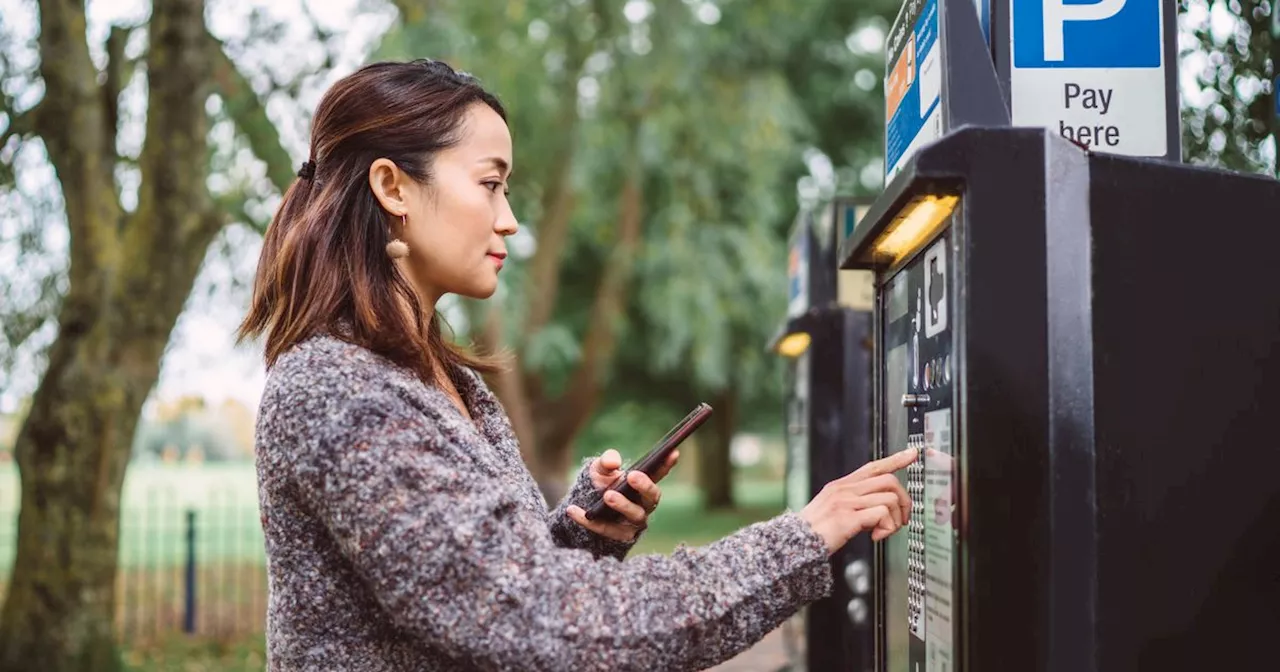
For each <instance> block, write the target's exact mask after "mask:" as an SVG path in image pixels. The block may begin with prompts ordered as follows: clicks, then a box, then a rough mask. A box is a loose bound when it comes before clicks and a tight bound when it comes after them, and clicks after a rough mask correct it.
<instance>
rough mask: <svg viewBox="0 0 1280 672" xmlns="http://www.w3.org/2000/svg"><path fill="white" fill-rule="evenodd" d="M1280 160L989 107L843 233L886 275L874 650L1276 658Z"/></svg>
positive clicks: (945, 664)
mask: <svg viewBox="0 0 1280 672" xmlns="http://www.w3.org/2000/svg"><path fill="white" fill-rule="evenodd" d="M1278 255H1280V182H1277V181H1275V180H1271V179H1267V178H1263V177H1252V176H1242V175H1235V174H1228V173H1224V172H1218V171H1213V170H1206V169H1200V168H1193V167H1188V166H1183V165H1178V164H1173V163H1161V162H1156V161H1151V160H1143V159H1132V158H1124V157H1117V156H1107V155H1101V154H1090V153H1088V152H1086V151H1085V150H1083V149H1081V148H1080V147H1078V146H1076V145H1074V144H1071V143H1070V142H1068V141H1066V140H1064V139H1062V138H1061V137H1059V136H1058V135H1057V133H1055V132H1051V131H1047V130H1044V129H1011V128H987V129H984V128H969V129H961V130H959V131H956V132H953V133H950V134H948V135H947V136H945V137H944V138H943V139H942V140H940V141H937V142H935V143H933V144H931V145H928V146H925V147H923V148H922V149H920V151H919V152H917V153H916V154H914V155H913V156H912V157H911V158H910V159H909V160H907V161H906V162H905V164H904V166H903V167H902V169H901V170H900V172H899V173H898V175H897V177H896V179H894V180H893V181H892V182H891V183H890V185H889V187H888V189H887V190H886V191H885V193H884V194H883V195H882V196H881V198H880V199H879V200H878V201H877V202H876V203H875V204H874V205H873V206H872V208H871V210H870V212H868V214H867V215H866V217H864V218H863V220H862V222H861V224H860V225H859V226H858V227H857V228H856V229H855V231H854V233H853V235H851V236H850V237H849V238H848V240H846V241H845V243H844V244H843V245H842V247H841V250H840V257H841V259H842V261H841V267H842V268H846V269H853V268H858V269H871V270H873V271H874V272H875V274H876V293H875V299H876V307H875V311H874V315H875V327H874V332H875V342H876V347H875V358H876V361H875V371H876V379H875V382H874V398H875V403H874V408H875V414H876V418H875V430H876V431H875V452H876V453H877V455H883V454H887V453H890V452H893V451H897V450H901V449H903V448H906V447H908V446H916V447H919V448H920V449H921V453H922V457H921V459H920V460H919V461H918V462H917V464H916V465H914V466H913V467H911V468H909V469H908V470H907V471H906V472H904V473H903V474H901V475H900V476H901V477H902V478H903V479H904V480H905V482H906V486H907V489H908V491H909V492H910V494H911V496H912V499H913V501H914V505H915V506H914V512H913V516H912V522H911V524H910V525H909V529H907V530H904V531H902V532H900V533H899V534H896V535H894V536H893V537H891V538H890V539H889V540H886V542H884V543H883V544H879V546H880V547H879V548H878V549H877V552H876V561H875V563H874V564H875V570H874V576H875V581H874V584H875V586H876V588H875V591H874V592H875V609H874V613H875V621H876V626H877V635H876V640H877V641H876V669H878V670H883V671H886V672H908V671H909V672H916V671H917V670H928V671H938V672H943V671H945V672H952V671H953V670H954V671H961V672H978V671H986V670H1019V671H1025V670H1062V671H1064V672H1090V671H1094V670H1105V671H1107V672H1111V671H1117V672H1118V671H1125V672H1130V671H1141V670H1153V671H1154V670H1209V669H1223V670H1225V669H1239V670H1246V669H1248V670H1253V669H1277V667H1280V663H1277V662H1276V658H1277V656H1276V653H1275V650H1274V643H1273V642H1274V640H1272V639H1271V637H1274V636H1275V633H1277V632H1280V439H1278V438H1277V428H1278V427H1280V419H1278V418H1280V413H1277V409H1280V385H1277V384H1276V383H1275V381H1277V380H1280V282H1278V281H1277V279H1276V278H1277V274H1278V273H1280V262H1278V261H1277V259H1278Z"/></svg>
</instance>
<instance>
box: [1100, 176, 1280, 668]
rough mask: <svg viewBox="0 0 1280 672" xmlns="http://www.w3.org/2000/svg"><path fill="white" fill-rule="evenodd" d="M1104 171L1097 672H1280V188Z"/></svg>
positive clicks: (1268, 183) (1253, 181)
mask: <svg viewBox="0 0 1280 672" xmlns="http://www.w3.org/2000/svg"><path fill="white" fill-rule="evenodd" d="M1092 170H1093V173H1094V177H1095V179H1094V181H1093V187H1092V193H1091V194H1090V200H1091V204H1092V209H1093V219H1094V221H1095V224H1094V227H1093V236H1094V241H1095V242H1094V249H1095V250H1096V251H1095V258H1094V269H1095V278H1096V279H1095V284H1096V286H1095V289H1094V325H1093V329H1094V335H1095V339H1096V343H1097V345H1096V346H1095V364H1094V366H1095V380H1096V390H1097V391H1096V395H1097V404H1096V408H1097V427H1098V439H1097V445H1098V459H1099V470H1098V474H1099V476H1098V492H1099V498H1100V500H1101V501H1100V509H1101V511H1100V536H1099V548H1098V551H1099V552H1098V575H1099V588H1098V596H1099V601H1100V602H1099V613H1098V632H1099V646H1098V658H1099V668H1098V669H1100V670H1106V671H1108V672H1109V671H1111V670H1156V669H1223V670H1226V669H1239V670H1245V669H1258V670H1260V669H1280V662H1277V654H1276V648H1275V644H1274V638H1275V635H1276V633H1277V632H1280V569H1278V567H1280V565H1277V558H1280V485H1278V483H1280V481H1277V477H1278V476H1280V450H1278V449H1277V448H1278V446H1280V440H1278V439H1277V438H1276V435H1277V426H1278V425H1277V422H1278V421H1280V420H1278V418H1280V413H1278V412H1277V411H1278V409H1280V385H1277V384H1276V383H1275V381H1277V380H1280V292H1278V291H1277V288H1276V271H1277V263H1276V250H1277V249H1280V230H1278V229H1277V228H1276V222H1277V219H1278V216H1277V213H1280V184H1277V183H1276V182H1274V181H1272V180H1264V179H1261V178H1244V177H1238V176H1226V175H1220V174H1208V173H1199V172H1193V171H1189V170H1174V169H1171V168H1169V167H1166V166H1161V165H1156V166H1148V165H1141V164H1137V163H1136V162H1131V161H1120V160H1115V159H1107V158H1102V157H1098V158H1095V159H1094V160H1093V167H1092ZM1210 195H1211V196H1210ZM1208 255H1214V256H1216V257H1217V258H1218V259H1221V260H1222V263H1220V264H1218V263H1212V264H1204V265H1203V266H1201V267H1199V268H1197V266H1196V264H1195V260H1198V259H1200V260H1203V259H1205V258H1206V257H1207V256H1208ZM1139 392H1140V393H1139Z"/></svg>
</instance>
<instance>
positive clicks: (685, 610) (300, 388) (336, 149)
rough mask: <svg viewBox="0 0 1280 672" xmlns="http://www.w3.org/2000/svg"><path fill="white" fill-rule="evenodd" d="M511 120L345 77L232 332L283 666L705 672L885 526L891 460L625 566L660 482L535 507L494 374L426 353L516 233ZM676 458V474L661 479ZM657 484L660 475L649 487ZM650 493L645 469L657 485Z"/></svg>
mask: <svg viewBox="0 0 1280 672" xmlns="http://www.w3.org/2000/svg"><path fill="white" fill-rule="evenodd" d="M505 118H506V117H505V113H504V111H503V108H502V106H501V105H500V104H499V102H498V101H497V100H496V99H495V98H494V97H493V96H491V95H490V94H488V93H486V92H485V91H484V90H483V89H481V88H480V86H479V85H478V84H477V82H476V81H475V80H474V79H472V78H470V77H469V76H467V75H464V74H459V73H457V72H455V71H453V70H452V69H450V68H449V67H448V66H446V65H444V64H442V63H438V62H430V61H416V62H413V63H379V64H375V65H370V66H368V67H365V68H363V69H361V70H360V71H358V72H356V73H354V74H352V75H350V76H348V77H346V78H345V79H343V80H342V81H340V82H338V83H337V84H335V85H334V86H333V88H332V89H331V90H330V91H329V92H328V93H327V94H326V95H325V96H324V98H323V100H321V102H320V105H319V107H318V109H317V110H316V115H315V119H314V122H313V125H312V140H311V160H309V161H307V162H306V163H305V164H304V165H303V168H302V170H301V171H299V179H298V180H297V181H296V182H295V183H294V185H293V186H292V187H291V188H290V189H289V191H288V193H286V194H285V196H284V201H283V203H282V204H281V205H280V208H279V211H278V213H277V214H276V217H275V220H274V221H273V222H272V224H271V227H270V228H269V229H268V230H267V235H266V239H265V241H264V244H263V249H262V258H261V260H260V262H259V267H258V273H257V278H256V281H255V286H254V295H253V303H252V307H251V309H250V312H249V314H248V316H247V317H246V319H245V322H244V324H243V325H242V327H241V337H242V338H250V337H258V336H265V343H266V359H267V363H268V367H269V371H270V373H269V376H268V380H267V385H266V389H265V392H264V395H263V398H262V406H261V412H260V416H259V423H258V428H257V462H258V479H259V493H260V501H261V507H262V513H263V519H262V520H263V527H264V531H265V534H266V543H267V555H268V560H269V564H268V566H269V576H270V600H269V607H268V631H267V639H268V655H269V667H270V669H273V670H473V669H484V670H497V669H501V670H557V671H563V670H587V669H610V670H621V669H646V670H682V669H701V668H705V667H708V666H711V665H714V664H715V663H718V662H720V661H722V660H725V659H727V658H730V657H732V656H733V655H734V654H736V653H738V652H740V651H742V650H743V649H745V648H747V647H748V646H749V645H751V644H752V643H754V642H756V641H757V640H759V639H760V638H762V637H763V636H764V635H765V634H766V633H768V632H769V631H770V630H771V629H773V628H774V627H776V626H777V625H778V624H779V623H780V622H782V621H783V620H784V619H786V618H787V617H788V616H789V615H791V614H792V613H794V612H795V611H796V609H797V608H798V607H800V606H802V605H803V604H805V603H807V602H809V601H812V600H815V599H818V598H821V597H823V596H825V595H827V594H828V591H829V590H830V588H831V581H832V578H831V572H830V569H829V565H828V562H827V558H828V555H829V554H830V553H832V552H834V551H835V550H837V549H839V548H840V547H841V546H843V545H844V543H845V542H846V541H848V540H849V538H850V537H852V536H853V535H855V534H857V533H859V532H861V531H864V530H872V537H873V538H874V539H883V538H884V537H886V536H888V535H889V534H892V533H893V532H894V531H895V530H896V529H898V527H899V526H901V525H902V524H903V523H904V522H905V521H906V519H907V516H908V515H909V509H910V500H909V499H908V497H907V495H906V493H905V491H904V490H903V489H902V487H901V486H900V485H899V484H898V480H897V478H896V477H895V476H893V474H892V473H891V472H893V471H895V470H897V469H899V468H901V467H903V466H905V465H907V464H909V463H910V462H911V461H912V460H914V459H915V454H914V452H912V453H903V454H899V455H896V456H893V457H891V458H888V459H886V460H884V461H881V462H875V463H872V464H869V465H867V466H866V467H864V468H863V469H862V470H860V471H859V472H857V473H854V474H851V475H850V476H847V477H845V478H843V479H841V480H839V481H836V482H834V483H832V484H830V485H828V486H827V487H826V488H825V489H824V490H823V491H822V493H821V494H819V495H818V496H817V497H816V498H815V499H814V500H813V501H812V502H811V503H810V504H809V505H808V506H806V507H805V509H804V510H803V511H801V512H799V513H787V514H785V515H781V516H779V517H777V518H775V519H773V520H770V521H768V522H763V523H759V524H756V525H753V526H750V527H748V528H746V529H744V530H742V531H740V532H738V533H736V534H734V535H732V536H730V537H727V538H725V539H723V540H721V541H719V542H716V543H714V544H711V545H710V546H707V547H705V548H696V549H689V548H681V549H680V550H677V551H676V552H675V553H674V554H672V555H671V556H670V557H663V556H656V555H655V556H646V557H639V558H634V559H631V560H627V561H625V562H624V558H625V557H626V555H627V552H628V551H629V550H630V549H631V547H632V546H633V545H634V543H635V540H636V538H637V536H638V534H639V532H640V531H641V530H643V529H644V526H645V521H646V519H647V516H648V515H649V513H651V512H652V511H653V509H654V507H656V506H657V504H658V500H659V497H660V491H659V489H658V487H657V486H656V485H655V484H654V483H653V482H652V481H650V480H649V479H648V478H646V477H645V476H644V475H643V474H640V473H631V474H628V475H627V476H626V477H627V478H629V479H630V481H631V483H632V484H633V486H634V487H635V488H636V489H637V490H638V491H639V492H640V493H642V503H641V504H635V503H632V502H630V501H627V500H625V499H624V500H623V501H621V502H617V501H612V500H607V501H608V504H609V505H610V506H612V507H613V508H614V509H616V510H617V511H619V512H620V513H621V514H622V522H617V523H608V524H606V523H603V522H599V521H588V520H586V519H585V518H584V517H583V507H584V506H587V505H589V504H590V503H591V502H592V498H593V496H597V493H598V492H599V491H600V490H603V489H604V488H605V487H607V486H608V485H609V484H610V483H611V482H613V480H614V479H615V478H617V477H620V475H621V474H620V472H619V471H618V469H619V466H620V460H619V459H618V456H617V453H616V452H614V451H609V452H607V453H606V454H605V455H604V456H602V457H601V458H599V459H596V460H590V461H588V463H587V464H586V465H584V467H583V470H582V472H581V473H580V475H579V477H578V479H577V481H576V484H575V485H574V486H573V488H572V490H571V491H570V492H569V494H568V495H567V496H566V497H565V499H564V501H563V502H560V504H559V506H557V507H556V508H555V509H554V510H552V511H550V512H548V511H547V509H546V502H545V501H544V500H543V498H542V496H541V494H540V492H539V490H538V488H537V485H536V484H535V483H534V480H533V478H532V477H531V476H530V474H529V472H528V470H527V469H526V467H525V465H524V463H523V462H522V461H521V458H520V453H519V450H518V447H517V444H516V439H515V437H514V435H513V433H512V431H511V426H510V424H509V423H508V420H507V417H506V415H505V414H504V412H503V410H502V408H501V406H500V405H499V403H498V401H497V399H496V398H495V397H494V395H493V394H492V393H490V391H489V390H488V389H487V388H486V387H485V384H484V383H483V382H482V380H481V378H480V376H479V375H478V373H477V372H485V371H491V370H493V365H492V363H491V362H489V361H487V360H485V359H482V358H479V357H477V356H475V355H472V354H468V353H467V352H465V351H463V350H460V349H457V348H455V347H453V346H452V345H450V344H449V343H447V342H446V341H445V340H444V339H443V338H442V336H441V332H440V324H439V320H438V319H437V318H436V317H435V306H436V302H437V301H438V300H439V299H440V297H441V296H443V295H444V294H446V293H454V294H459V295H463V296H469V297H476V298H487V297H489V296H490V295H492V294H493V292H494V290H495V288H496V287H497V283H498V273H499V272H500V271H501V269H502V267H503V264H504V258H505V257H506V248H505V243H504V241H505V238H506V236H509V235H511V234H512V233H514V232H515V230H516V220H515V217H514V216H513V215H512V211H511V207H510V205H509V204H508V202H507V191H506V187H507V182H508V180H509V179H510V177H511V170H512V149H511V137H510V135H509V132H508V129H507V125H506V121H505ZM673 463H674V456H673V459H672V460H671V461H669V462H668V464H667V465H666V468H667V469H669V468H670V466H671V465H672V464H673ZM664 473H665V472H664ZM660 477H661V475H659V478H660Z"/></svg>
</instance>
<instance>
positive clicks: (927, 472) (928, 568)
mask: <svg viewBox="0 0 1280 672" xmlns="http://www.w3.org/2000/svg"><path fill="white" fill-rule="evenodd" d="M923 443H924V505H925V506H924V510H923V511H920V512H919V513H920V514H922V515H923V516H924V517H925V519H926V522H925V525H924V530H925V532H924V555H925V599H924V634H925V637H924V640H925V669H926V670H927V671H928V672H952V671H953V670H955V661H954V660H953V657H952V651H953V646H952V637H953V634H954V619H953V616H954V601H953V592H952V577H953V576H954V574H953V571H954V567H955V561H954V560H955V558H954V556H955V536H954V533H953V524H954V510H955V502H954V501H953V490H952V484H953V482H954V474H953V471H952V469H953V465H954V461H953V459H952V452H951V409H950V408H943V409H939V410H936V411H931V412H929V413H925V414H924V441H923ZM914 515H915V514H914V513H913V516H912V517H914Z"/></svg>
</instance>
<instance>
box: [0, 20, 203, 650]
mask: <svg viewBox="0 0 1280 672" xmlns="http://www.w3.org/2000/svg"><path fill="white" fill-rule="evenodd" d="M40 15H41V38H40V49H41V53H42V54H43V58H42V65H41V74H42V76H43V78H44V80H45V99H44V101H43V102H42V103H41V112H40V117H39V118H38V119H37V130H38V132H39V134H40V135H41V136H42V138H43V140H44V142H45V144H46V146H47V147H48V149H49V156H50V160H51V161H52V163H53V165H54V167H55V170H56V171H57V174H58V177H59V180H60V181H61V182H62V185H63V194H64V196H65V199H66V204H67V220H68V226H69V230H70V233H71V269H70V285H69V288H68V293H67V297H66V300H65V301H64V304H63V307H62V310H61V312H60V314H59V332H58V337H57V339H56V340H55V342H54V344H53V346H52V347H51V349H50V352H49V365H48V369H47V371H46V372H45V374H44V376H43V377H42V378H41V381H40V385H39V386H38V388H37V390H36V393H35V395H34V397H33V400H32V406H31V410H30V412H29V414H28V415H27V418H26V420H25V422H24V424H23V426H22V429H21V430H20V432H19V435H18V440H17V445H16V450H15V458H16V460H17V463H18V466H19V470H20V474H21V479H22V500H21V507H22V508H21V511H20V513H19V518H18V547H17V553H16V557H15V564H14V567H13V574H12V577H11V581H10V585H9V590H8V592H7V594H6V596H5V602H4V606H3V609H2V610H0V672H8V671H10V670H13V671H17V670H41V671H42V672H59V671H61V670H86V669H91V670H113V669H118V667H119V658H118V655H117V653H116V650H115V643H114V640H115V638H114V628H113V623H114V616H115V601H116V594H115V575H116V558H117V552H118V530H119V516H120V495H121V488H122V485H123V482H124V473H125V468H126V466H127V463H128V459H129V451H130V445H131V442H132V438H133V433H134V429H135V426H136V423H137V418H138V414H139V412H140V411H141V408H142V404H143V402H144V401H145V400H146V397H147V395H148V394H149V392H150V390H151V388H152V387H153V385H154V384H155V381H156V378H157V377H158V375H159V367H160V361H161V358H162V356H163V353H164V348H165V346H166V344H167V343H168V340H169V334H170V332H171V331H172V329H173V325H174V324H175V322H176V321H177V318H178V314H179V313H180V312H181V310H182V306H183V304H184V303H185V301H186V298H187V295H188V294H189V293H190V289H191V286H192V284H193V283H194V280H195V277H196V273H197V272H198V270H199V268H200V263H201V262H202V260H203V258H204V253H205V250H206V248H207V247H208V245H209V243H210V242H211V241H212V239H213V236H214V235H215V234H216V232H217V231H218V229H219V228H220V226H221V224H222V218H221V217H220V216H218V215H217V214H216V213H214V212H213V211H212V209H211V208H210V207H209V204H208V194H207V190H206V187H205V173H206V161H205V159H206V157H207V155H208V148H207V146H206V135H207V131H208V121H207V119H206V114H205V111H204V110H205V100H206V98H207V96H208V93H209V88H208V82H209V76H208V74H209V73H208V65H207V64H208V63H209V60H210V59H209V58H208V53H207V51H206V49H207V41H206V39H207V38H206V36H205V27H204V20H203V18H204V3H203V2H202V0H168V1H158V2H156V3H155V4H154V7H153V10H152V16H151V24H150V54H149V56H148V79H149V83H150V93H149V95H150V101H149V108H148V115H147V131H146V140H145V144H144V146H143V152H142V157H141V160H140V167H141V172H142V185H141V187H140V190H139V203H138V208H137V211H136V212H135V213H134V214H133V215H132V216H130V217H128V218H127V219H126V218H124V217H123V214H122V209H121V207H120V205H119V202H118V200H117V197H116V194H115V188H114V175H113V170H114V165H115V155H114V152H113V147H114V141H115V138H114V135H113V133H112V132H110V131H114V129H110V128H108V124H107V121H108V119H109V118H110V117H111V116H112V115H114V109H111V110H108V109H107V108H108V106H109V105H113V104H114V102H115V101H114V97H113V96H108V95H104V92H103V90H102V89H101V88H100V87H99V86H98V84H97V83H96V82H97V79H96V78H97V73H96V70H95V68H94V67H93V65H92V62H91V61H90V60H89V53H88V47H87V44H86V42H85V15H84V7H83V3H81V2H74V1H72V0H47V1H45V2H42V3H41V8H40ZM108 67H112V66H110V65H109V66H108ZM107 80H108V82H114V81H115V78H111V77H108V78H107ZM108 85H109V86H113V85H114V84H108Z"/></svg>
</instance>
